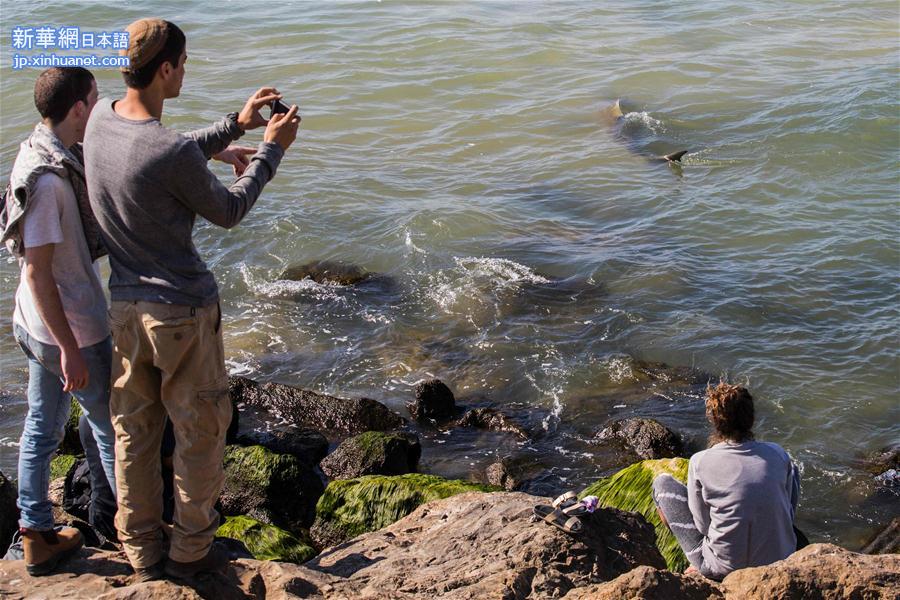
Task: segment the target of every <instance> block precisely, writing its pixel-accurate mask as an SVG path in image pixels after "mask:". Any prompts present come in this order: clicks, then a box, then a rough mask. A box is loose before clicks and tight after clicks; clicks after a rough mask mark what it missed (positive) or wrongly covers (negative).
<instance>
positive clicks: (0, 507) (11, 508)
mask: <svg viewBox="0 0 900 600" xmlns="http://www.w3.org/2000/svg"><path fill="white" fill-rule="evenodd" d="M17 497H18V492H17V491H16V484H15V483H13V482H12V481H10V480H9V479H7V477H6V475H4V474H3V473H2V472H0V556H3V555H4V554H6V549H7V548H8V547H9V541H10V540H11V539H12V536H13V534H14V533H15V532H16V530H17V529H18V528H19V508H18V507H17V506H16V498H17Z"/></svg>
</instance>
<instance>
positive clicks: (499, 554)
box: [0, 368, 900, 600]
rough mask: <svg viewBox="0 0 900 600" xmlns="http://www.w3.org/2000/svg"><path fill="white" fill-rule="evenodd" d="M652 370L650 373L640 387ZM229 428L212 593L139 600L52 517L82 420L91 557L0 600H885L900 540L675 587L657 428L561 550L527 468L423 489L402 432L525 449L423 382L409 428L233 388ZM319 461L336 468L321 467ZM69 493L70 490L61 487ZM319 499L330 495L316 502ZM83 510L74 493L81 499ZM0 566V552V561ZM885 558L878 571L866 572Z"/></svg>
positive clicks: (562, 537)
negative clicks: (661, 501) (220, 571)
mask: <svg viewBox="0 0 900 600" xmlns="http://www.w3.org/2000/svg"><path fill="white" fill-rule="evenodd" d="M649 370H650V369H649V368H648V371H649ZM230 389H231V396H232V403H233V405H234V415H235V419H234V422H233V423H232V427H231V429H230V431H229V436H228V443H229V445H228V446H227V448H226V452H225V474H226V481H225V486H224V489H223V492H222V495H221V498H220V502H219V508H220V512H221V513H222V514H223V517H224V519H223V523H222V525H221V527H220V529H219V531H218V535H219V536H220V537H222V538H227V539H228V540H229V541H228V543H229V545H230V547H231V548H232V550H233V554H234V556H235V557H237V559H236V561H235V562H234V563H233V565H232V566H231V567H230V568H229V570H228V572H227V573H226V574H224V575H215V576H204V577H201V578H199V579H198V580H196V581H192V582H174V581H158V582H152V583H138V582H136V580H135V578H134V576H133V574H132V572H131V569H130V567H129V566H128V563H127V561H126V560H125V558H124V555H123V554H122V553H121V552H120V551H118V548H117V547H116V545H115V544H113V543H111V542H108V541H106V540H104V539H100V538H98V536H97V535H96V534H95V533H94V532H93V531H92V530H91V529H90V527H89V526H88V525H87V524H86V523H85V522H84V521H83V520H82V519H83V518H84V517H85V515H83V514H78V513H77V511H74V514H69V513H66V512H65V511H63V510H62V508H61V506H62V505H63V504H65V505H67V506H69V505H70V504H71V503H66V502H65V501H66V496H67V495H71V494H73V493H74V492H73V490H72V489H71V488H72V485H73V484H72V480H73V474H74V472H75V470H76V469H77V468H78V466H79V461H78V460H77V458H76V456H75V455H77V454H78V453H79V452H80V447H79V445H78V436H77V432H75V434H74V435H73V428H74V427H76V426H77V418H75V419H72V420H70V423H69V426H68V427H67V435H66V445H65V451H66V452H68V453H69V454H67V455H60V456H58V457H57V458H56V459H55V460H54V464H53V467H54V475H55V476H57V477H59V479H57V480H55V482H54V485H53V495H54V500H55V502H56V503H57V504H58V505H60V508H57V514H56V517H57V520H58V521H60V522H67V523H70V524H72V525H74V526H76V527H79V528H81V529H82V530H83V531H84V532H85V533H86V539H87V540H88V543H89V545H91V546H93V547H86V548H84V549H82V550H81V552H80V554H79V555H78V557H77V558H75V559H73V560H71V561H69V562H68V563H66V566H65V567H64V568H62V569H60V572H59V573H58V574H55V575H52V576H49V577H42V578H32V577H30V576H29V575H28V574H27V573H26V571H25V568H24V564H23V562H22V561H0V596H2V597H4V598H6V597H9V598H38V597H40V598H57V597H65V598H104V599H107V598H108V599H112V598H130V599H142V598H148V599H149V598H185V599H187V598H215V599H216V600H220V599H227V598H241V599H243V598H247V599H249V598H254V599H257V598H259V599H261V598H327V599H332V598H334V599H337V598H354V599H359V598H435V597H441V598H510V599H512V598H570V599H575V598H626V597H627V598H896V597H898V595H900V556H898V555H897V554H888V553H890V552H896V548H897V538H898V531H900V529H898V524H897V523H896V522H895V523H893V524H892V525H891V526H889V527H888V528H887V529H886V530H885V532H884V533H883V534H882V535H881V536H879V538H878V539H877V540H874V541H873V543H872V544H870V545H869V548H868V549H867V551H869V552H873V554H864V553H855V552H850V551H848V550H846V549H843V548H840V547H837V546H833V545H828V544H813V545H811V546H808V547H807V548H804V549H803V550H801V551H799V552H797V553H795V554H794V555H792V556H791V557H789V558H788V559H786V560H784V561H781V562H779V563H775V564H773V565H769V566H766V567H760V568H753V569H744V570H742V571H737V572H735V573H732V574H731V575H729V576H728V577H727V578H726V579H725V580H724V581H723V582H721V583H717V582H713V581H710V580H707V579H704V578H703V577H701V576H699V575H684V574H682V573H681V571H683V569H684V567H685V566H686V564H687V563H686V560H685V557H684V555H683V553H682V552H681V550H680V549H679V548H678V545H677V543H676V542H675V540H674V538H673V537H672V535H671V533H669V531H668V530H667V529H666V528H665V527H664V526H663V525H662V524H661V523H660V521H659V518H658V516H657V515H656V511H655V509H654V508H653V504H652V501H651V499H650V482H651V481H652V479H653V477H654V476H655V475H656V474H658V473H662V472H666V473H671V474H672V475H673V476H675V477H676V478H679V479H681V480H684V478H685V477H686V469H687V460H686V459H685V458H683V457H682V456H679V455H680V454H682V453H683V448H682V444H681V440H680V438H679V436H678V435H677V434H675V433H674V432H672V431H670V430H668V429H667V428H665V427H664V426H663V425H661V424H660V423H657V422H656V421H653V420H652V419H625V420H621V421H615V422H612V423H609V424H608V425H607V426H606V427H604V428H603V429H602V430H600V431H598V432H597V436H596V443H598V444H614V445H616V446H617V447H619V448H621V449H623V451H624V452H625V454H624V455H625V456H632V457H633V458H632V459H631V461H633V462H631V464H628V463H627V462H626V463H624V464H623V465H622V467H623V468H622V469H621V470H619V471H618V472H617V473H615V474H613V475H611V476H609V477H606V478H603V479H600V480H598V481H596V482H594V483H593V484H591V485H589V486H587V487H586V488H585V489H583V490H580V491H579V495H580V496H582V497H583V496H586V495H595V496H598V497H599V498H600V503H599V504H600V508H598V509H597V510H596V511H595V512H594V513H592V514H590V515H588V516H586V517H584V518H583V523H584V528H583V530H582V531H581V532H580V533H578V534H577V535H569V534H566V533H564V532H562V531H561V530H559V529H556V528H554V527H552V526H550V525H548V524H546V523H544V522H542V521H538V520H536V519H534V518H532V515H533V511H532V508H533V507H534V506H535V505H536V504H546V503H548V502H549V499H548V498H543V497H540V496H536V495H531V494H527V493H522V492H519V491H504V490H515V489H521V488H522V482H523V481H524V480H525V479H526V478H527V477H528V468H527V465H523V464H520V463H516V462H515V461H499V462H498V463H496V464H494V465H491V466H490V467H489V468H488V471H487V472H486V473H485V474H484V477H483V478H482V481H462V480H447V479H444V478H441V477H438V476H435V475H429V474H424V473H419V472H418V470H419V469H418V463H419V460H420V457H421V455H422V447H421V445H420V443H419V439H418V437H417V435H416V433H415V431H416V426H415V425H414V421H416V420H418V421H420V424H421V425H422V426H428V427H440V428H458V427H465V428H478V429H486V430H492V431H500V432H505V433H506V434H508V435H511V436H515V437H517V438H519V439H523V440H524V439H528V437H529V435H530V434H529V431H528V429H527V427H524V426H523V425H522V424H521V423H517V422H516V420H515V419H513V418H510V417H509V416H508V415H505V414H503V413H502V412H500V411H498V410H496V409H494V408H491V407H479V408H475V409H469V410H465V409H464V408H462V407H458V406H457V405H456V402H455V399H454V397H453V394H452V392H451V391H450V389H449V388H448V387H447V386H446V385H444V384H443V383H441V382H440V381H437V380H432V381H428V382H423V383H422V384H420V385H419V386H418V387H417V388H416V390H415V398H414V399H411V400H410V402H409V404H408V408H409V412H410V415H411V416H412V418H413V421H410V420H407V419H405V418H404V417H402V416H400V415H398V414H396V413H395V412H393V411H391V410H390V409H388V408H387V407H386V406H384V405H382V404H380V403H379V402H377V401H375V400H371V399H367V398H356V399H343V398H336V397H333V396H328V395H324V394H319V393H315V392H311V391H307V390H301V389H298V388H294V387H291V386H286V385H281V384H273V383H266V384H260V383H257V382H255V381H253V380H250V379H246V378H241V377H233V378H232V380H231V384H230ZM329 449H331V452H329ZM63 477H65V479H63ZM326 482H327V485H326ZM81 492H82V493H83V490H81ZM15 512H16V511H15V488H14V485H13V484H12V483H11V482H10V481H9V480H7V479H6V478H5V477H3V476H2V474H0V536H2V537H0V539H2V540H4V541H5V540H8V539H9V535H8V534H10V533H11V531H12V529H14V527H15V518H16V515H15ZM0 552H5V548H0ZM874 553H880V554H874Z"/></svg>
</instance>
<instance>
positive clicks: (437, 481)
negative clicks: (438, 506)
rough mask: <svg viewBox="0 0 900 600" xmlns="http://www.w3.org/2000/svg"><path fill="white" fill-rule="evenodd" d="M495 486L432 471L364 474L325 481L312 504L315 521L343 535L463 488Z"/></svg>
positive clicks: (377, 524)
mask: <svg viewBox="0 0 900 600" xmlns="http://www.w3.org/2000/svg"><path fill="white" fill-rule="evenodd" d="M497 490H498V488H495V487H492V486H487V485H483V484H478V483H470V482H467V481H460V480H449V479H444V478H443V477H437V476H435V475H423V474H421V473H408V474H406V475H394V476H385V475H367V476H364V477H357V478H356V479H345V480H336V481H332V482H331V483H329V484H328V487H327V488H326V489H325V493H324V494H322V497H321V498H319V502H318V504H317V505H316V521H317V522H318V523H324V524H327V525H328V526H330V527H332V528H336V529H339V530H340V531H342V532H343V533H344V534H346V535H347V537H355V536H357V535H360V534H363V533H366V532H369V531H376V530H378V529H381V528H382V527H386V526H388V525H390V524H391V523H393V522H395V521H398V520H399V519H402V518H403V517H405V516H406V515H408V514H409V513H411V512H412V511H414V510H415V509H416V508H417V507H418V506H419V505H421V504H425V503H426V502H431V501H432V500H440V499H443V498H449V497H450V496H455V495H456V494H462V493H464V492H475V491H477V492H493V491H497Z"/></svg>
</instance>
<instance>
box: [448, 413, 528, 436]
mask: <svg viewBox="0 0 900 600" xmlns="http://www.w3.org/2000/svg"><path fill="white" fill-rule="evenodd" d="M456 424H457V426H459V427H475V428H478V429H487V430H489V431H506V432H509V433H512V434H515V435H516V436H518V437H520V438H521V439H523V440H527V439H528V438H529V437H530V436H529V435H528V432H527V431H526V430H525V428H524V427H522V426H521V425H519V424H518V423H515V422H513V421H512V420H510V419H509V418H508V417H507V416H506V415H504V414H503V413H501V412H500V411H497V410H495V409H493V408H473V409H471V410H468V411H466V414H464V415H463V416H462V418H461V419H460V420H459V421H457V422H456Z"/></svg>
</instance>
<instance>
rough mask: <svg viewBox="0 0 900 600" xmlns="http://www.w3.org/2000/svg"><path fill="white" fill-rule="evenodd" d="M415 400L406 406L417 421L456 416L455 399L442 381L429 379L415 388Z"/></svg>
mask: <svg viewBox="0 0 900 600" xmlns="http://www.w3.org/2000/svg"><path fill="white" fill-rule="evenodd" d="M415 394H416V399H415V400H414V401H412V402H408V403H407V404H406V408H408V409H409V414H411V415H412V417H413V419H416V420H417V421H421V420H425V419H433V420H436V421H437V420H442V419H449V418H451V417H453V416H454V415H455V414H456V398H454V397H453V392H451V391H450V388H448V387H447V386H446V385H445V384H444V382H443V381H441V380H440V379H430V380H428V381H423V382H421V383H419V384H418V385H417V386H416V389H415Z"/></svg>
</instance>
